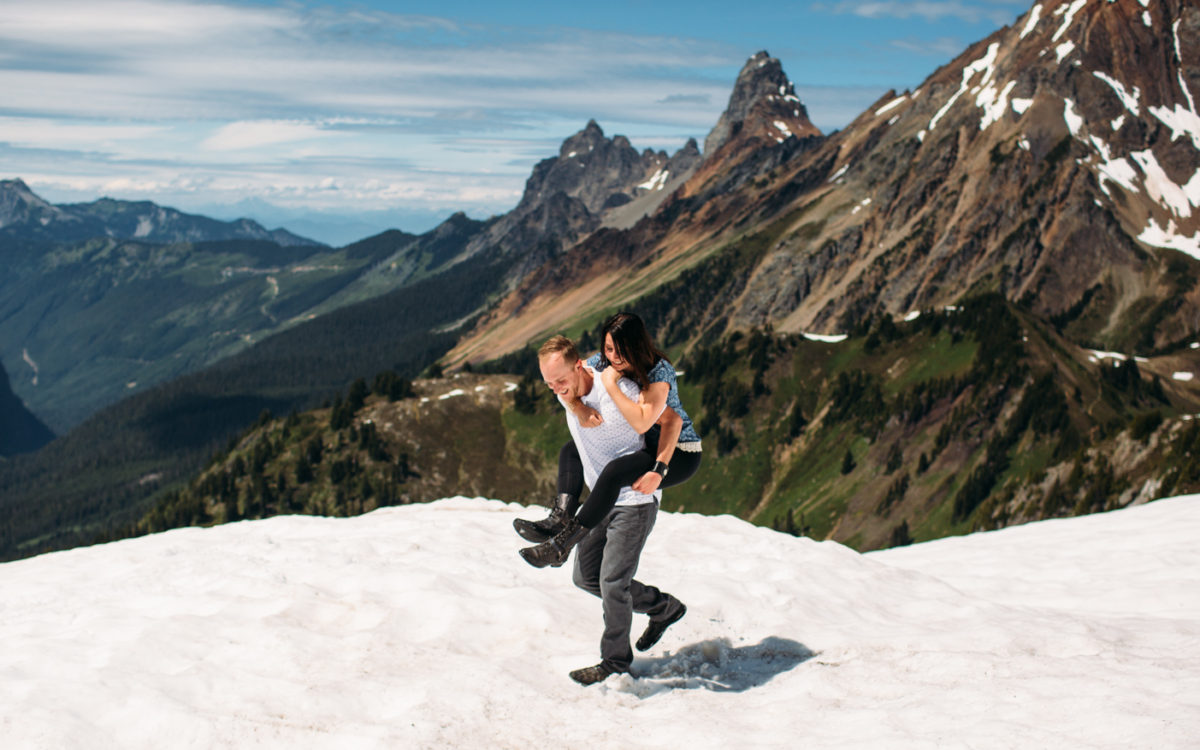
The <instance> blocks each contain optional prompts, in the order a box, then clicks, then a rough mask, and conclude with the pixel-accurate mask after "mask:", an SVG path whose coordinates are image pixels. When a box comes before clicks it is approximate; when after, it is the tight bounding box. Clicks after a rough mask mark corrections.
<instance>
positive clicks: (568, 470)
mask: <svg viewBox="0 0 1200 750" xmlns="http://www.w3.org/2000/svg"><path fill="white" fill-rule="evenodd" d="M558 494H560V495H570V496H571V497H579V496H580V495H582V494H583V460H582V459H580V458H579V449H578V448H576V447H575V441H574V440H568V441H567V442H566V443H564V444H563V447H562V448H561V449H559V451H558Z"/></svg>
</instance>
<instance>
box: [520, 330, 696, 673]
mask: <svg viewBox="0 0 1200 750" xmlns="http://www.w3.org/2000/svg"><path fill="white" fill-rule="evenodd" d="M538 365H539V367H540V369H541V371H542V378H543V379H544V380H545V381H546V384H547V385H548V386H550V389H551V390H552V391H554V392H555V393H556V394H557V395H558V398H559V401H560V402H561V403H563V405H564V406H566V405H567V402H569V401H574V400H576V399H579V400H582V401H583V403H584V404H585V405H586V406H589V407H591V408H592V409H595V410H596V411H597V412H598V413H599V415H600V417H601V420H600V423H599V424H598V425H596V426H592V427H588V428H587V429H583V428H582V427H581V425H580V423H579V418H578V417H577V416H576V415H575V414H574V413H573V412H572V411H571V410H570V409H568V410H567V427H568V428H569V429H570V431H571V438H572V440H573V441H574V442H575V446H576V448H578V450H579V455H580V458H581V459H582V460H583V470H584V480H585V482H586V483H587V485H588V487H589V488H590V487H592V486H593V484H594V483H595V481H596V477H597V476H598V475H599V473H600V472H601V471H602V470H603V469H604V467H605V466H606V465H607V464H608V463H609V462H610V461H612V460H613V459H616V458H619V457H621V456H624V455H628V454H630V453H633V452H636V451H640V450H641V449H642V448H643V447H644V445H645V443H644V438H643V437H642V436H641V435H639V434H638V433H637V431H635V430H634V429H633V428H632V427H631V426H630V425H629V422H628V421H626V419H625V417H624V416H622V414H621V411H620V409H618V408H617V405H616V404H615V403H614V402H613V400H612V397H611V396H609V395H608V392H607V390H606V389H605V388H604V384H603V383H601V382H600V377H599V375H597V374H596V373H595V371H594V370H592V369H591V368H589V367H587V366H586V365H585V364H584V363H583V361H582V360H580V358H579V352H578V351H577V350H576V349H575V345H574V344H573V343H571V340H570V339H568V338H566V337H564V336H555V337H553V338H551V339H550V340H549V341H547V342H546V343H545V344H543V345H542V348H541V349H540V350H539V351H538ZM619 387H620V388H621V390H622V392H624V393H625V394H626V395H628V396H629V397H630V398H631V399H633V400H634V401H636V400H637V399H638V396H639V394H640V391H639V389H638V387H637V384H635V383H634V382H633V381H631V380H629V379H627V378H623V379H621V381H620V382H619ZM660 494H661V493H660V492H659V491H657V490H656V491H655V492H654V494H652V495H644V494H642V493H640V492H636V491H635V490H633V489H632V488H630V487H625V488H622V490H621V492H620V494H619V496H618V498H617V502H616V505H615V506H614V507H613V509H612V510H611V511H610V512H609V513H608V514H607V515H606V516H605V517H604V518H603V519H602V520H601V521H600V522H599V523H597V524H596V525H595V526H594V527H593V528H590V529H589V528H587V527H584V526H582V525H581V524H580V523H579V521H578V520H577V519H575V518H574V517H571V518H568V519H567V520H566V522H565V524H564V526H563V529H562V531H560V532H559V533H558V534H557V535H556V536H555V537H554V538H553V539H551V540H549V541H547V542H545V543H543V544H539V545H537V546H535V547H529V548H526V549H523V550H521V556H522V557H524V558H525V560H526V561H528V562H529V563H530V564H532V565H536V566H537V567H544V566H546V565H554V566H556V567H557V566H559V565H562V564H563V563H564V562H565V561H566V559H567V557H568V556H569V555H570V552H571V548H572V547H574V546H575V545H576V544H578V545H579V551H578V552H577V553H576V555H575V570H574V573H573V575H572V580H573V581H574V582H575V585H576V586H578V587H579V588H581V589H583V590H584V591H587V592H589V593H591V594H593V595H595V596H598V597H600V599H601V601H602V602H603V609H604V635H603V636H602V637H601V639H600V655H601V659H602V661H601V662H600V663H599V664H597V665H595V666H592V667H587V668H584V669H577V670H575V671H573V672H571V679H573V680H575V681H576V682H578V683H580V684H582V685H591V684H593V683H596V682H601V681H603V680H604V679H605V678H607V677H608V676H609V675H612V674H617V673H621V672H628V671H629V668H630V666H631V665H632V664H633V649H632V648H630V645H629V631H630V628H631V626H632V623H633V613H634V612H639V613H642V614H646V615H649V616H650V623H649V624H648V625H647V626H646V631H645V632H644V633H643V634H642V636H641V638H639V639H638V642H637V647H638V649H639V650H642V651H645V650H646V649H648V648H650V647H651V646H653V645H654V644H655V643H657V642H658V640H659V638H661V637H662V634H663V633H664V632H665V631H666V629H667V628H668V627H669V626H670V625H671V624H672V623H674V622H676V621H678V620H679V619H680V618H681V617H683V615H684V613H686V612H687V608H686V607H685V606H684V605H683V603H682V602H680V601H679V600H678V599H676V598H675V597H673V596H671V595H670V594H666V593H663V592H662V591H659V590H658V589H657V588H655V587H653V586H647V585H645V584H643V583H641V582H640V581H636V580H634V578H633V576H634V574H635V573H636V572H637V566H638V560H639V558H640V557H641V554H642V548H643V547H644V546H645V544H646V538H647V537H648V536H649V535H650V530H651V529H653V528H654V519H655V515H656V514H657V512H658V499H659V496H660Z"/></svg>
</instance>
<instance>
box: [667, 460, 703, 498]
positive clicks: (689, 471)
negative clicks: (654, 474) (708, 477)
mask: <svg viewBox="0 0 1200 750" xmlns="http://www.w3.org/2000/svg"><path fill="white" fill-rule="evenodd" d="M702 455H704V454H703V453H700V452H699V451H696V452H695V453H692V452H691V451H675V455H673V456H671V463H670V464H669V465H668V468H667V476H666V478H665V479H663V481H662V484H660V485H659V489H664V490H665V489H666V488H668V487H675V486H677V485H680V484H683V483H684V482H686V481H687V480H689V479H691V478H692V477H694V476H695V475H696V471H697V470H698V469H699V468H700V457H701V456H702Z"/></svg>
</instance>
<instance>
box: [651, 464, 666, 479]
mask: <svg viewBox="0 0 1200 750" xmlns="http://www.w3.org/2000/svg"><path fill="white" fill-rule="evenodd" d="M670 468H671V467H669V466H667V465H666V464H664V463H663V462H662V461H656V462H655V463H654V468H653V469H651V470H650V471H653V472H654V473H655V474H657V475H659V476H660V477H662V478H663V479H666V478H667V471H669V470H670Z"/></svg>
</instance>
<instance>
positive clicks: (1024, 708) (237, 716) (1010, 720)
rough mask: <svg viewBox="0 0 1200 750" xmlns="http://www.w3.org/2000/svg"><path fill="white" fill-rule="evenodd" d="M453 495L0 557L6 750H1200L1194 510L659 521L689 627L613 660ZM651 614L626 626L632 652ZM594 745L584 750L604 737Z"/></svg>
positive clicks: (594, 624) (488, 503) (656, 558)
mask: <svg viewBox="0 0 1200 750" xmlns="http://www.w3.org/2000/svg"><path fill="white" fill-rule="evenodd" d="M543 513H544V510H543V509H541V508H525V507H522V506H519V505H515V504H506V503H502V502H499V501H494V500H483V499H466V498H453V499H448V500H442V501H438V502H436V503H430V504H427V505H413V506H406V507H401V508H389V509H384V510H380V511H376V512H374V513H370V514H368V515H365V516H360V517H357V518H350V519H326V518H311V517H280V518H272V519H268V520H264V521H255V522H244V523H238V524H231V525H227V526H221V527H216V528H211V529H180V530H176V531H170V532H166V533H164V534H159V535H155V536H150V537H145V538H142V539H135V540H128V541H124V542H119V543H115V544H110V545H104V546H99V547H93V548H87V549H78V550H72V551H68V552H61V553H55V554H50V555H45V556H42V557H38V558H33V559H30V560H23V561H18V562H14V563H6V564H3V565H0V639H3V642H4V643H5V649H4V650H3V651H2V652H0V736H3V737H4V738H5V740H4V746H5V747H6V748H60V747H61V748H75V747H89V748H110V747H111V748H143V747H144V748H164V747H166V748H211V747H289V748H293V747H304V748H385V747H405V748H426V747H428V748H433V747H448V746H453V747H502V748H506V747H514V748H515V747H531V746H540V745H546V744H552V745H553V746H558V747H596V746H621V745H623V746H627V747H663V746H668V745H670V746H684V747H690V748H708V747H712V748H716V747H722V748H723V747H766V748H771V747H780V748H783V747H789V748H790V747H797V746H811V747H834V748H841V747H862V748H867V747H872V748H878V747H889V748H892V747H905V748H908V747H913V748H924V747H967V746H970V747H975V748H989V747H994V748H1001V747H1004V748H1009V747H1062V748H1080V747H1111V748H1118V747H1121V748H1123V747H1131V746H1146V747H1149V746H1153V747H1159V748H1162V747H1178V748H1183V747H1194V742H1195V738H1196V737H1197V736H1200V656H1198V655H1197V654H1200V648H1198V647H1200V550H1198V548H1197V546H1196V545H1195V543H1194V540H1195V539H1196V538H1198V536H1200V497H1195V496H1193V497H1188V498H1177V499H1170V500H1162V501H1157V502H1155V503H1151V504H1149V505H1145V506H1140V507H1136V508H1131V509H1127V510H1122V511H1117V512H1114V513H1109V514H1103V515H1098V516H1089V517H1085V518H1080V519H1070V520H1063V521H1047V522H1042V523H1038V524H1031V525H1028V526H1024V527H1017V528H1013V529H1008V530H1005V531H1000V532H993V533H990V534H977V535H972V536H969V537H962V538H953V539H946V540H940V541H936V542H930V543H927V544H922V545H915V546H913V547H909V548H903V549H898V550H888V551H884V552H878V553H871V554H867V555H860V554H858V553H856V552H854V551H853V550H850V549H849V548H846V547H843V546H841V545H838V544H836V543H833V542H815V541H813V540H810V539H797V538H793V537H790V536H787V535H784V534H779V533H776V532H773V531H770V530H767V529H763V528H759V527H755V526H752V525H750V524H747V523H745V522H743V521H740V520H737V519H735V518H732V517H729V516H721V517H703V516H698V515H692V514H671V513H661V514H660V515H659V519H658V523H657V527H656V529H655V531H654V533H653V534H652V535H651V537H650V540H649V543H648V545H647V548H646V550H645V552H644V554H643V556H642V568H641V572H640V573H639V576H638V577H639V579H641V580H642V581H644V582H646V583H649V584H652V585H657V586H659V587H661V588H663V589H664V590H666V591H669V592H671V593H673V594H675V595H677V596H679V597H680V598H681V599H683V600H684V601H685V602H686V603H687V604H688V608H689V611H688V614H687V616H686V617H685V618H684V619H683V620H681V621H680V622H679V623H677V624H676V625H674V626H672V628H671V629H670V630H669V631H667V633H666V635H665V636H664V638H663V640H662V642H660V643H659V644H658V645H657V646H656V647H655V648H654V649H652V650H651V651H650V652H648V653H647V654H645V655H640V656H639V658H638V659H637V660H636V661H635V663H634V675H632V676H625V675H622V676H614V677H610V678H609V679H608V680H607V681H606V682H605V683H603V684H601V685H599V686H594V687H591V688H581V687H579V686H578V685H575V684H574V683H573V682H571V681H570V679H569V678H568V677H567V672H568V671H569V670H571V669H574V668H577V667H581V666H587V665H590V664H594V663H595V662H597V661H598V660H599V638H600V633H601V628H602V625H601V617H600V603H599V600H598V599H595V598H593V597H591V596H590V595H588V594H585V593H584V592H582V591H579V590H578V589H576V588H575V587H574V586H573V585H572V584H571V582H570V569H569V566H568V567H563V568H559V569H545V570H537V569H534V568H531V567H529V566H528V565H526V564H525V563H524V562H523V561H522V560H521V559H520V558H519V557H518V556H517V554H516V551H517V549H519V547H520V546H522V544H523V542H522V541H521V540H520V539H519V538H518V537H517V536H516V534H515V533H513V531H512V526H511V524H512V520H513V519H514V518H516V517H518V516H520V517H526V518H535V517H540V516H541V515H542V514H543ZM644 623H645V618H644V617H641V616H635V620H634V632H633V634H634V637H635V638H636V636H637V634H638V633H640V632H641V628H642V627H643V626H644ZM598 743H599V744H598Z"/></svg>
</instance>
